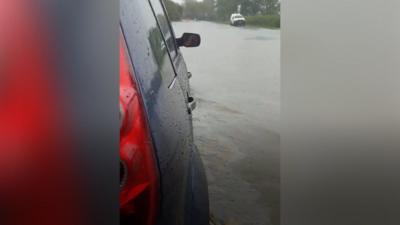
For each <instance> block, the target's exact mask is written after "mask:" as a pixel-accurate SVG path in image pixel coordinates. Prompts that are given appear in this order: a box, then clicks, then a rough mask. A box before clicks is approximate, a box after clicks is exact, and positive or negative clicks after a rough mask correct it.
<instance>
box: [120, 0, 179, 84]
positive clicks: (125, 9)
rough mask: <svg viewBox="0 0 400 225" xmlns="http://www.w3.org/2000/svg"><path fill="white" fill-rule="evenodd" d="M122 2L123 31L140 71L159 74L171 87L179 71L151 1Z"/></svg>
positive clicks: (128, 0) (131, 0) (127, 0)
mask: <svg viewBox="0 0 400 225" xmlns="http://www.w3.org/2000/svg"><path fill="white" fill-rule="evenodd" d="M120 2H121V3H120V4H121V8H120V10H121V12H120V15H121V25H122V31H123V33H124V36H125V39H126V42H127V46H128V49H129V52H130V54H131V57H132V58H135V62H136V63H135V64H136V65H135V67H136V69H138V70H139V71H145V73H146V74H149V76H150V75H152V74H156V73H158V72H159V74H160V75H161V76H162V79H163V80H165V82H166V83H167V85H169V84H170V82H172V81H173V79H174V77H175V74H176V73H175V68H174V66H173V63H172V61H171V57H170V54H169V52H168V50H167V44H166V43H165V42H164V38H163V35H162V33H161V31H160V29H159V26H158V23H157V21H156V19H155V17H154V14H153V10H152V7H151V6H150V3H149V1H143V0H121V1H120ZM153 63H156V65H154V64H153Z"/></svg>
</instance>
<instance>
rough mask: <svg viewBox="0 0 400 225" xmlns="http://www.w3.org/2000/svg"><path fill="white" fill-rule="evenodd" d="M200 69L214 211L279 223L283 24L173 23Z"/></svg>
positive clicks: (197, 121) (224, 216)
mask: <svg viewBox="0 0 400 225" xmlns="http://www.w3.org/2000/svg"><path fill="white" fill-rule="evenodd" d="M173 26H174V29H175V33H176V36H177V37H179V36H180V35H181V34H182V33H183V32H194V33H199V34H200V35H201V36H202V44H201V46H200V47H199V48H191V49H189V48H186V49H185V48H182V52H183V55H184V57H185V60H186V63H187V66H188V70H189V71H191V72H192V74H193V77H192V78H191V80H190V82H191V87H192V92H193V95H194V97H195V99H196V100H197V108H196V110H195V111H194V113H193V120H194V121H193V122H194V134H195V143H196V145H197V146H198V148H199V150H200V153H201V156H202V158H203V161H204V164H205V167H206V171H207V176H208V182H209V193H210V208H211V213H212V215H213V218H214V219H215V220H218V221H222V222H223V223H224V224H230V225H236V224H237V225H258V224H260V225H267V224H279V154H280V153H279V147H280V146H279V143H280V141H279V114H280V31H279V30H268V29H262V28H251V27H240V28H238V27H232V26H229V25H226V24H217V23H211V22H200V21H184V22H176V23H173Z"/></svg>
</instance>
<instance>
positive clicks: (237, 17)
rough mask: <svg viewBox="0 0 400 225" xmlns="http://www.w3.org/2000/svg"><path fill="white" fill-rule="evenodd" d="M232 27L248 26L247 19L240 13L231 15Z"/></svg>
mask: <svg viewBox="0 0 400 225" xmlns="http://www.w3.org/2000/svg"><path fill="white" fill-rule="evenodd" d="M231 25H232V26H244V25H246V19H245V18H244V17H243V16H242V14H240V13H233V14H232V15H231Z"/></svg>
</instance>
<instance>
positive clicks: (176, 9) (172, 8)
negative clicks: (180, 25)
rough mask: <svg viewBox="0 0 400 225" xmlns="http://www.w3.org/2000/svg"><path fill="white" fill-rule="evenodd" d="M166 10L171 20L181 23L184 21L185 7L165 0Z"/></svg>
mask: <svg viewBox="0 0 400 225" xmlns="http://www.w3.org/2000/svg"><path fill="white" fill-rule="evenodd" d="M164 4H165V8H166V9H167V14H168V17H169V19H170V20H172V21H179V20H181V19H182V13H183V7H182V6H181V5H179V4H177V3H175V2H173V1H171V0H164Z"/></svg>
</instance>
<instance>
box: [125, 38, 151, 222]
mask: <svg viewBox="0 0 400 225" xmlns="http://www.w3.org/2000/svg"><path fill="white" fill-rule="evenodd" d="M120 120H121V123H120V124H121V128H120V159H121V164H120V173H121V174H120V182H121V183H120V185H121V193H120V210H121V223H124V222H127V221H129V223H131V224H143V225H150V224H154V223H155V221H156V217H157V213H158V205H159V204H158V202H159V184H158V172H157V171H158V170H157V164H156V158H155V154H154V149H153V145H152V141H151V137H150V133H149V128H148V125H147V121H146V116H145V111H144V107H143V102H142V100H141V97H140V92H139V89H138V87H137V85H136V83H135V79H134V73H133V69H132V66H131V63H130V59H129V57H128V54H127V49H126V46H125V41H124V39H123V37H122V38H121V41H120Z"/></svg>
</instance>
